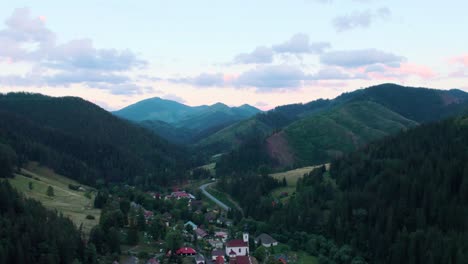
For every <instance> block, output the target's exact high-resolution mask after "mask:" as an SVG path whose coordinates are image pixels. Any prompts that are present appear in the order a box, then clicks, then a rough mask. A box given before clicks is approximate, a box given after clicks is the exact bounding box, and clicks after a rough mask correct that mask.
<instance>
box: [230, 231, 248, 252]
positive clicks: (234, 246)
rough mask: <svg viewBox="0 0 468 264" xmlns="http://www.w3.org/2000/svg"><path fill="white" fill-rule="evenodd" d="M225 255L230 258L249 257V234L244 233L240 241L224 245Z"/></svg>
mask: <svg viewBox="0 0 468 264" xmlns="http://www.w3.org/2000/svg"><path fill="white" fill-rule="evenodd" d="M226 255H227V256H229V257H230V258H235V257H237V256H247V255H249V233H248V232H244V233H243V235H242V239H234V240H230V241H228V242H227V243H226Z"/></svg>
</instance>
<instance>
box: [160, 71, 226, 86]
mask: <svg viewBox="0 0 468 264" xmlns="http://www.w3.org/2000/svg"><path fill="white" fill-rule="evenodd" d="M168 81H170V82H173V83H185V84H190V85H195V86H201V87H203V86H205V87H206V86H223V85H224V75H223V74H222V73H201V74H199V75H197V76H195V77H183V78H171V79H168Z"/></svg>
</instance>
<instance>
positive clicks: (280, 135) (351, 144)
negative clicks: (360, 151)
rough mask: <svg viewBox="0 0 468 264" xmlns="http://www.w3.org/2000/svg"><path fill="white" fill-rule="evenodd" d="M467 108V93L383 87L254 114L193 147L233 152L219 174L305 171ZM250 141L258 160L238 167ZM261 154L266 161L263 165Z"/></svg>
mask: <svg viewBox="0 0 468 264" xmlns="http://www.w3.org/2000/svg"><path fill="white" fill-rule="evenodd" d="M467 109H468V94H467V93H465V92H462V91H460V90H449V91H443V90H435V89H426V88H412V87H403V86H398V85H394V84H383V85H379V86H374V87H370V88H366V89H362V90H357V91H354V92H351V93H345V94H343V95H341V96H339V97H337V98H335V99H333V100H319V101H314V102H311V103H308V104H304V105H291V106H287V107H283V108H280V109H279V110H277V109H275V110H273V111H270V112H267V113H263V114H261V115H257V116H255V117H254V118H252V119H250V120H248V121H244V122H241V123H237V124H235V125H232V126H230V127H228V128H226V129H223V130H221V131H219V132H218V133H216V134H214V135H212V136H210V137H208V138H207V139H204V140H202V141H201V142H200V145H199V147H200V148H201V149H205V150H207V151H208V152H210V151H211V153H216V152H215V151H218V152H222V151H223V149H224V151H225V150H226V149H227V150H230V149H231V150H232V149H236V148H238V150H236V151H235V152H236V153H237V154H236V155H227V156H226V157H225V159H224V160H222V161H221V162H220V164H219V167H220V171H224V172H225V171H229V169H231V168H235V169H236V170H237V169H240V170H241V171H245V170H246V169H252V168H256V167H259V166H261V165H269V166H270V167H279V168H284V167H291V166H307V165H313V164H318V163H323V162H329V161H331V160H333V159H335V158H336V157H339V156H341V155H342V154H343V153H347V152H350V151H353V150H356V149H357V148H359V147H362V146H364V145H365V144H367V143H369V142H370V141H373V140H376V139H379V138H382V137H385V136H388V135H391V134H394V133H397V132H398V131H400V130H404V129H407V128H409V127H412V126H415V125H417V124H419V123H424V122H428V121H432V120H439V119H441V118H444V117H447V116H453V115H457V114H460V113H463V112H464V111H465V110H467ZM407 116H409V117H411V118H408V117H407ZM413 118H414V119H413ZM252 138H264V139H265V140H263V143H262V146H261V147H257V150H256V155H257V156H258V157H262V158H259V159H257V160H256V159H251V160H249V161H248V162H249V163H250V164H249V165H248V166H245V167H242V166H239V164H247V161H245V160H243V155H242V152H246V153H252V151H253V150H252V149H249V148H251V145H249V144H245V142H248V141H249V140H250V139H252ZM265 152H266V153H267V154H268V155H269V156H270V158H271V161H270V162H267V163H265V159H264V154H265ZM254 156H255V155H254ZM234 163H237V164H234Z"/></svg>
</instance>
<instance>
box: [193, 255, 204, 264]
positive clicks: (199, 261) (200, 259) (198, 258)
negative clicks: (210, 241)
mask: <svg viewBox="0 0 468 264" xmlns="http://www.w3.org/2000/svg"><path fill="white" fill-rule="evenodd" d="M195 264H205V257H203V256H202V255H196V256H195Z"/></svg>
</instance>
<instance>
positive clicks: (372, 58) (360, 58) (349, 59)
mask: <svg viewBox="0 0 468 264" xmlns="http://www.w3.org/2000/svg"><path fill="white" fill-rule="evenodd" d="M403 61H405V58H404V57H402V56H398V55H395V54H393V53H389V52H384V51H380V50H377V49H363V50H343V51H332V52H327V53H324V54H322V55H321V56H320V62H321V63H323V64H325V65H332V66H340V67H345V68H353V67H360V66H368V65H373V64H379V63H380V64H384V65H387V66H391V67H398V66H399V65H400V63H401V62H403Z"/></svg>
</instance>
